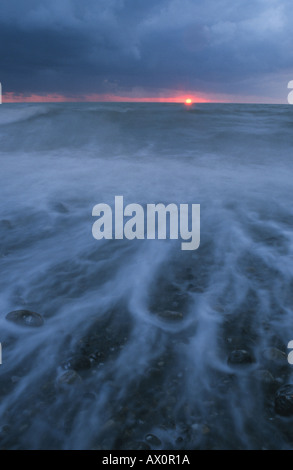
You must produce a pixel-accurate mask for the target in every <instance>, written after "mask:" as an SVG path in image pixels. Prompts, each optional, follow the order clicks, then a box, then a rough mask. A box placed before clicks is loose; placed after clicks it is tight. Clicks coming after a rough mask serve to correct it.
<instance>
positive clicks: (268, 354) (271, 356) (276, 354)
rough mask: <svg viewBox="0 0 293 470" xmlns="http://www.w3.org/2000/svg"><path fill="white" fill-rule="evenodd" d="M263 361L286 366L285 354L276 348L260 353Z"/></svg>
mask: <svg viewBox="0 0 293 470" xmlns="http://www.w3.org/2000/svg"><path fill="white" fill-rule="evenodd" d="M262 355H263V357H264V359H266V360H267V361H269V362H273V363H274V364H277V365H287V356H286V354H285V353H284V352H283V351H281V350H280V349H277V348H267V349H264V350H263V352H262Z"/></svg>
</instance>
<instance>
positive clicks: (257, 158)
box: [0, 103, 293, 450]
mask: <svg viewBox="0 0 293 470" xmlns="http://www.w3.org/2000/svg"><path fill="white" fill-rule="evenodd" d="M0 169H1V170H0V194H1V197H0V233H1V239H0V240H1V241H0V291H1V295H0V342H1V344H2V362H3V363H2V365H0V448H3V449H105V450H111V449H290V448H292V446H293V434H292V425H293V418H292V413H293V404H291V405H292V409H291V408H290V397H288V399H287V398H286V399H285V404H284V403H283V402H282V403H280V402H279V401H278V398H276V397H278V396H280V395H278V390H279V389H280V388H281V387H283V386H284V385H285V384H290V383H292V382H293V376H292V372H293V366H291V365H290V364H289V363H288V361H287V354H288V352H289V351H288V350H287V345H288V342H289V341H290V340H293V313H292V308H293V263H292V259H293V204H292V201H293V184H292V181H293V179H292V178H293V176H292V175H293V115H292V108H291V107H290V106H289V105H288V106H286V105H283V106H278V105H237V104H235V105H234V104H233V105H232V104H229V105H227V104H199V105H195V104H194V105H193V106H191V107H186V106H184V105H180V104H144V103H143V104H127V103H123V104H116V103H104V104H96V103H86V104H25V105H24V104H23V105H17V104H13V105H12V104H9V105H8V104H2V105H1V106H0ZM116 195H122V196H124V200H125V204H129V203H133V202H134V203H138V204H141V205H143V206H144V205H145V204H148V203H159V202H161V203H164V204H169V203H175V204H181V203H189V204H192V203H193V204H200V205H201V242H200V247H199V249H198V250H195V251H182V250H181V248H180V240H133V241H129V240H100V241H97V240H95V239H94V238H93V236H92V225H93V223H94V218H93V217H92V209H93V207H94V205H95V204H98V203H106V204H109V205H111V206H113V204H114V198H115V196H116ZM18 310H28V311H31V312H36V313H38V314H39V315H41V317H34V316H32V317H25V315H24V314H23V315H24V316H22V317H20V318H18V320H19V321H20V324H17V323H15V320H16V317H15V316H14V317H13V318H12V317H11V316H10V317H9V316H8V318H6V316H7V314H8V313H9V312H11V311H18ZM19 315H20V314H19ZM9 319H10V320H13V321H9ZM41 319H42V320H43V321H42V320H41ZM21 322H22V323H23V324H21ZM30 322H32V323H30ZM34 322H36V323H38V325H39V326H35V327H33V326H32V325H33V324H34ZM291 400H292V397H291ZM283 405H284V406H283ZM282 407H283V408H284V409H283V408H282Z"/></svg>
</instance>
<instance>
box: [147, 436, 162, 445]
mask: <svg viewBox="0 0 293 470" xmlns="http://www.w3.org/2000/svg"><path fill="white" fill-rule="evenodd" d="M145 440H146V441H147V443H148V444H150V445H151V446H153V447H158V446H161V445H162V442H161V441H160V439H159V438H158V437H157V436H155V435H154V434H148V435H147V436H146V437H145Z"/></svg>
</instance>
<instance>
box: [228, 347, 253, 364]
mask: <svg viewBox="0 0 293 470" xmlns="http://www.w3.org/2000/svg"><path fill="white" fill-rule="evenodd" d="M252 362H254V358H253V357H252V355H251V354H250V353H249V352H248V351H246V350H245V349H235V350H234V351H232V352H231V353H230V354H229V357H228V363H229V364H235V365H241V364H251V363H252Z"/></svg>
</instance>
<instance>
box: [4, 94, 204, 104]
mask: <svg viewBox="0 0 293 470" xmlns="http://www.w3.org/2000/svg"><path fill="white" fill-rule="evenodd" d="M2 102H3V103H64V102H68V103H78V102H102V103H103V102H113V103H115V102H118V103H185V104H192V103H210V102H211V100H210V99H208V98H203V97H202V96H195V95H194V96H192V98H186V95H185V96H184V95H177V96H167V97H163V96H159V97H158V96H156V97H134V96H116V95H112V94H96V93H92V94H88V95H86V94H83V95H81V94H80V95H75V96H65V95H62V94H59V93H50V94H46V95H37V94H33V93H32V94H23V93H19V94H16V93H13V92H9V93H4V94H3V97H2Z"/></svg>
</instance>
